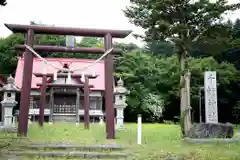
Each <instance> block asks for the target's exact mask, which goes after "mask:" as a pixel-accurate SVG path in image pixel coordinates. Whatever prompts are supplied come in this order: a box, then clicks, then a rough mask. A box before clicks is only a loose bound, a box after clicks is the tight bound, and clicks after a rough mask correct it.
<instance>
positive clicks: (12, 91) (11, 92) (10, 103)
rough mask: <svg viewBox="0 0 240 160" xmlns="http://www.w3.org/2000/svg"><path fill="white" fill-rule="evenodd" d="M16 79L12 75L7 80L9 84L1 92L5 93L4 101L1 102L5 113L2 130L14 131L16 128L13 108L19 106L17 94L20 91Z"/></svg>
mask: <svg viewBox="0 0 240 160" xmlns="http://www.w3.org/2000/svg"><path fill="white" fill-rule="evenodd" d="M14 81H15V80H14V78H13V77H12V76H11V75H10V76H9V77H8V78H7V84H5V85H4V86H3V88H2V89H1V91H2V92H3V100H2V101H1V104H2V108H3V111H4V114H3V115H4V121H3V126H1V130H9V129H10V130H12V129H13V128H15V126H14V122H13V107H15V106H16V105H17V101H16V100H15V99H16V92H19V89H18V88H17V87H16V85H15V82H14Z"/></svg>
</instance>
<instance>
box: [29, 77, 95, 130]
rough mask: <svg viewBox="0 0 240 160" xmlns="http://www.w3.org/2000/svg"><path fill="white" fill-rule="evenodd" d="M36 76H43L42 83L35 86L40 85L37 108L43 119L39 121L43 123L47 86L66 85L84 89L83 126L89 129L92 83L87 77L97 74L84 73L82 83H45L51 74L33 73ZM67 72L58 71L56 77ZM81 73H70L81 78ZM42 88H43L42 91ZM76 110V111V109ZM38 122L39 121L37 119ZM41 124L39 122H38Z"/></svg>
mask: <svg viewBox="0 0 240 160" xmlns="http://www.w3.org/2000/svg"><path fill="white" fill-rule="evenodd" d="M34 75H35V76H36V77H42V79H43V78H45V80H42V84H37V86H40V87H41V97H42V98H41V97H40V104H41V105H40V108H39V113H42V114H43V115H42V116H43V119H42V120H41V122H42V123H43V120H44V108H45V107H44V105H45V104H46V98H45V97H46V92H45V90H46V88H47V87H66V88H75V87H76V88H80V89H81V88H83V89H84V128H85V129H89V122H90V117H89V89H90V88H92V87H94V86H93V85H90V84H89V79H95V78H97V77H98V75H93V76H92V75H90V74H86V75H84V79H85V82H84V84H53V83H47V77H51V78H53V74H51V73H50V74H49V73H48V74H42V73H34ZM67 76H68V74H66V73H59V74H58V75H57V77H61V78H67ZM82 76H83V75H81V74H71V77H72V78H81V77H82ZM43 88H45V90H44V91H42V90H43ZM79 104H80V99H79ZM76 112H77V111H76ZM39 124H40V121H39ZM40 125H41V124H40Z"/></svg>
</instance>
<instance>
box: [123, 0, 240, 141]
mask: <svg viewBox="0 0 240 160" xmlns="http://www.w3.org/2000/svg"><path fill="white" fill-rule="evenodd" d="M239 6H240V3H237V4H233V5H228V4H227V1H226V0H216V1H214V2H210V1H209V0H199V1H191V0H172V1H165V0H159V1H155V0H145V1H139V0H131V5H130V6H129V7H127V8H126V10H125V11H124V12H125V15H126V16H127V17H128V18H129V20H130V22H132V23H133V24H135V25H136V26H140V27H142V28H143V29H145V30H146V33H145V34H146V36H145V41H153V40H154V41H157V40H168V41H171V42H172V43H173V44H174V47H175V52H176V53H177V54H178V57H179V62H180V64H179V65H180V70H181V71H180V73H181V75H180V76H181V79H180V88H181V89H180V90H181V94H180V95H181V103H180V104H181V105H180V108H181V120H182V123H181V124H182V125H181V129H182V133H183V136H185V135H186V134H187V132H188V130H189V129H190V127H191V123H190V120H189V118H190V113H189V112H190V108H191V106H190V104H188V99H189V98H190V97H189V88H190V86H189V84H188V83H186V81H189V79H190V77H189V74H188V73H189V68H188V64H187V61H186V58H187V56H189V54H190V53H191V51H192V50H193V43H194V42H196V41H198V40H201V39H203V37H211V36H213V37H216V36H215V35H216V34H217V31H218V30H217V29H218V28H219V26H221V24H220V23H219V20H221V18H222V15H223V14H224V13H225V12H226V11H232V10H236V9H238V8H239Z"/></svg>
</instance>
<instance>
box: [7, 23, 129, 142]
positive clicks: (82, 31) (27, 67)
mask: <svg viewBox="0 0 240 160" xmlns="http://www.w3.org/2000/svg"><path fill="white" fill-rule="evenodd" d="M5 26H6V27H7V28H8V29H10V30H11V31H12V32H14V33H27V34H26V41H25V43H26V45H28V46H30V47H32V48H33V49H37V47H40V46H34V34H53V35H73V36H92V37H104V48H105V49H96V48H95V49H93V48H88V49H86V48H85V49H84V48H83V49H82V50H81V51H82V52H83V53H98V54H100V53H104V52H105V51H107V50H109V49H111V48H112V38H125V37H126V36H128V35H129V34H130V33H131V31H129V30H105V29H86V28H66V27H53V26H39V25H19V24H5ZM21 47H23V48H24V49H25V55H24V69H23V80H22V89H21V100H20V113H19V114H20V115H19V124H18V135H19V136H27V131H28V112H29V105H30V91H31V81H32V70H33V53H31V51H30V50H29V49H27V48H25V46H24V45H23V46H20V48H21ZM45 47H46V48H45V49H44V47H42V48H41V47H40V48H41V49H40V48H38V49H39V50H38V51H40V50H41V51H50V50H51V51H52V52H54V50H55V49H53V48H58V47H52V46H45ZM61 48H62V50H64V51H62V50H61V49H56V50H58V52H59V51H60V50H61V51H62V52H73V53H76V52H78V53H80V49H79V48H77V49H76V48H70V49H69V47H61ZM78 49H79V50H78ZM94 51H95V52H94ZM113 52H114V51H113ZM104 65H105V67H104V68H105V105H106V133H107V139H115V126H114V106H113V85H112V84H113V75H112V74H113V57H112V54H108V55H106V57H105V63H104Z"/></svg>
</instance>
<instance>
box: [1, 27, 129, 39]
mask: <svg viewBox="0 0 240 160" xmlns="http://www.w3.org/2000/svg"><path fill="white" fill-rule="evenodd" d="M5 26H6V27H7V28H8V29H10V30H11V31H12V32H14V33H26V32H27V31H28V30H29V29H31V30H33V31H34V33H35V34H55V35H73V36H92V37H104V36H105V35H106V34H111V36H112V37H113V38H125V37H127V36H128V35H129V34H130V33H131V32H132V31H130V30H110V29H87V28H71V27H55V26H40V25H20V24H5Z"/></svg>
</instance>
